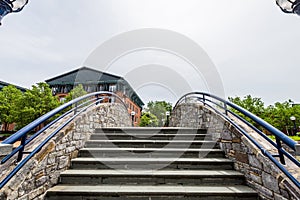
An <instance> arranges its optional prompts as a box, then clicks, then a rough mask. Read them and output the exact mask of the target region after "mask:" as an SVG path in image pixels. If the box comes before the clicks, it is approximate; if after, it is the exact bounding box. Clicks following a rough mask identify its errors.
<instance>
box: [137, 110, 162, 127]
mask: <svg viewBox="0 0 300 200" xmlns="http://www.w3.org/2000/svg"><path fill="white" fill-rule="evenodd" d="M140 126H142V127H146V126H150V127H156V126H158V119H157V117H156V116H155V115H153V114H152V113H149V112H144V113H143V114H142V117H141V122H140Z"/></svg>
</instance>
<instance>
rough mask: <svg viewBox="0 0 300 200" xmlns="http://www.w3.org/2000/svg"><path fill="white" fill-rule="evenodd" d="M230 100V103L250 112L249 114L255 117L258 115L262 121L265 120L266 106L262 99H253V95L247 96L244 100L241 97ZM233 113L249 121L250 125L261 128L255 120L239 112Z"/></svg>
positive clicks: (230, 98)
mask: <svg viewBox="0 0 300 200" xmlns="http://www.w3.org/2000/svg"><path fill="white" fill-rule="evenodd" d="M228 99H229V101H231V102H233V103H234V104H236V105H238V106H240V107H242V108H244V109H246V110H248V111H249V112H251V113H253V114H254V115H256V116H258V117H260V118H262V119H263V118H264V114H265V106H264V102H263V101H262V100H261V98H257V97H252V96H251V95H247V96H245V97H244V98H243V99H241V98H240V97H235V98H232V97H229V98H228ZM233 111H234V112H235V113H236V114H238V115H239V116H241V117H243V118H244V119H246V120H247V121H249V122H250V123H252V124H253V125H254V126H256V127H257V128H259V125H258V124H257V123H255V122H254V121H253V120H251V119H250V118H248V117H246V116H245V115H243V114H241V113H240V112H237V111H235V110H233Z"/></svg>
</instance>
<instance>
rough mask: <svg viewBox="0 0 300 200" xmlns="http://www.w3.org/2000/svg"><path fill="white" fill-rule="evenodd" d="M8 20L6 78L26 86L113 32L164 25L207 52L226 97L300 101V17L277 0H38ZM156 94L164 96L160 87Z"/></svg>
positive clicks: (1, 59) (74, 63) (0, 55)
mask: <svg viewBox="0 0 300 200" xmlns="http://www.w3.org/2000/svg"><path fill="white" fill-rule="evenodd" d="M2 24H3V25H2V27H0V35H1V36H0V80H2V81H6V82H9V83H13V84H17V85H19V86H23V87H30V86H31V85H32V84H34V83H37V82H41V81H44V80H46V79H49V78H52V77H54V76H56V75H59V74H62V73H64V72H67V71H70V70H73V69H75V68H78V67H80V66H82V64H83V63H84V61H85V59H86V58H87V57H88V55H89V54H90V53H91V52H92V51H93V50H94V49H95V48H97V46H99V45H100V44H101V43H103V42H104V41H106V40H108V39H110V38H111V37H112V36H114V35H117V34H120V33H122V32H126V31H131V30H135V29H140V28H160V29H167V30H172V31H175V32H178V33H180V34H183V35H185V36H187V37H189V38H190V39H192V40H193V41H195V42H196V43H198V44H199V45H200V46H201V47H202V48H203V49H204V50H205V51H206V53H207V54H208V55H209V57H210V58H211V60H212V61H213V62H214V64H215V66H216V67H217V69H218V71H219V73H220V76H221V78H222V80H223V86H224V88H225V95H226V96H244V95H247V94H251V95H252V96H256V97H261V98H262V99H263V101H265V102H266V104H271V103H274V102H276V101H285V100H288V99H292V100H294V101H295V102H300V84H299V82H300V81H299V80H300V79H299V75H300V66H299V65H300V55H299V52H298V45H299V44H300V37H299V36H300V17H298V16H295V15H287V14H284V13H282V12H281V11H280V10H279V8H278V7H277V6H276V4H275V0H216V1H211V0H206V1H204V0H188V1H184V0H178V1H176V0H63V1H62V0H42V1H33V0H31V1H29V4H28V5H27V6H26V7H25V9H24V10H23V11H22V12H21V13H17V14H10V15H8V16H7V17H5V18H4V19H3V21H2ZM125 60H126V59H125ZM112 73H114V74H118V75H121V76H122V75H123V74H122V72H121V71H120V72H118V71H114V72H112ZM129 82H130V80H129ZM200 89H201V88H200ZM145 91H146V90H143V91H142V90H141V91H140V92H141V93H140V94H139V95H140V96H141V97H142V98H143V100H144V101H146V102H147V101H148V100H149V94H143V92H145ZM152 92H153V91H152ZM147 95H148V96H147ZM151 95H153V96H155V98H154V97H153V99H154V100H155V99H157V100H159V99H160V95H159V91H158V92H157V94H152V93H151ZM162 98H163V97H162Z"/></svg>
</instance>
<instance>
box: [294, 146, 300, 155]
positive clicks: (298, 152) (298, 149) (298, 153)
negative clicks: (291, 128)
mask: <svg viewBox="0 0 300 200" xmlns="http://www.w3.org/2000/svg"><path fill="white" fill-rule="evenodd" d="M295 152H296V156H300V144H295Z"/></svg>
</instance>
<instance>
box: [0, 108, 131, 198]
mask: <svg viewBox="0 0 300 200" xmlns="http://www.w3.org/2000/svg"><path fill="white" fill-rule="evenodd" d="M68 117H69V116H68ZM68 117H66V118H64V120H61V121H60V122H58V123H57V124H55V125H53V127H51V129H50V130H48V131H46V132H45V133H43V134H41V137H39V139H38V141H36V142H35V143H32V144H29V145H28V146H29V147H27V148H29V149H26V150H30V148H31V149H33V148H34V147H35V146H36V145H37V144H38V143H39V142H40V141H42V140H43V139H44V138H45V137H46V136H47V135H49V134H50V133H51V132H52V131H53V130H54V129H55V128H57V127H58V126H59V125H60V124H62V123H63V122H64V121H66V120H67V119H68ZM129 126H131V120H130V117H129V114H128V111H127V109H125V107H124V106H123V105H122V104H118V103H115V104H110V103H106V104H99V105H97V106H94V107H92V108H90V109H88V110H87V111H85V112H84V113H82V114H81V115H79V116H78V117H76V118H75V120H74V121H73V122H72V123H71V124H70V125H69V126H67V127H66V128H64V129H63V130H61V131H60V132H59V133H58V134H57V135H56V136H55V137H53V138H52V139H51V141H49V142H48V143H47V144H46V145H45V146H44V147H43V149H42V150H41V151H40V152H38V153H37V154H36V155H35V156H34V157H33V158H32V159H30V160H29V161H28V162H27V163H26V165H25V166H24V167H23V168H22V169H21V170H20V171H19V172H18V173H17V175H16V176H14V177H13V178H12V179H11V180H10V181H9V182H8V183H7V184H6V185H5V187H4V188H2V190H0V199H1V200H4V199H5V200H6V199H7V200H15V199H17V200H31V199H34V200H39V199H43V198H44V194H45V192H46V191H47V190H48V189H49V188H51V187H52V186H53V185H55V184H57V183H58V179H59V175H60V173H61V172H63V171H65V170H66V169H68V168H69V166H70V162H71V159H72V158H75V157H76V156H77V154H78V151H79V149H80V148H82V147H84V145H85V142H86V140H88V139H89V137H90V135H91V134H92V133H93V132H94V130H95V128H102V127H129ZM14 160H15V157H14V158H12V159H11V160H10V161H9V162H7V163H5V164H3V165H0V173H1V178H0V181H1V180H2V179H3V178H4V177H5V176H6V175H7V174H8V173H9V172H10V171H11V170H12V169H13V168H14V167H15V163H14Z"/></svg>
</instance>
